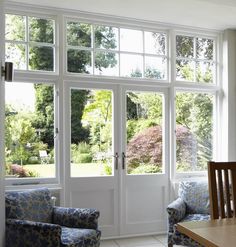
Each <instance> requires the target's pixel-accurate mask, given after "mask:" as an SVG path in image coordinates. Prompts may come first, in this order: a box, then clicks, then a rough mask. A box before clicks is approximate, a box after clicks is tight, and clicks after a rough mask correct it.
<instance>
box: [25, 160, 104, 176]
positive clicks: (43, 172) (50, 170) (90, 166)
mask: <svg viewBox="0 0 236 247" xmlns="http://www.w3.org/2000/svg"><path fill="white" fill-rule="evenodd" d="M24 168H26V169H27V170H30V171H34V172H36V173H37V174H38V175H39V177H55V165H54V164H43V165H41V164H40V165H25V166H24ZM71 173H72V177H81V176H82V177H86V176H101V175H105V174H104V169H103V166H102V164H98V163H85V164H73V163H72V164H71Z"/></svg>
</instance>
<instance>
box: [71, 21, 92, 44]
mask: <svg viewBox="0 0 236 247" xmlns="http://www.w3.org/2000/svg"><path fill="white" fill-rule="evenodd" d="M91 30H92V26H91V25H90V24H86V23H79V22H73V21H70V22H67V44H68V45H72V46H80V47H92V39H91Z"/></svg>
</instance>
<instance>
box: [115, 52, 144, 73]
mask: <svg viewBox="0 0 236 247" xmlns="http://www.w3.org/2000/svg"><path fill="white" fill-rule="evenodd" d="M120 73H121V76H124V77H142V76H143V56H140V55H130V54H120Z"/></svg>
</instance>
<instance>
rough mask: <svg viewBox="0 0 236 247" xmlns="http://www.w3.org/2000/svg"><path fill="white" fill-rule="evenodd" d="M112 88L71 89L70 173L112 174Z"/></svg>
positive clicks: (74, 174) (80, 175)
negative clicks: (110, 89)
mask: <svg viewBox="0 0 236 247" xmlns="http://www.w3.org/2000/svg"><path fill="white" fill-rule="evenodd" d="M113 170H114V169H113V159H112V92H111V91H109V90H82V89H71V176H72V177H88V176H110V175H113Z"/></svg>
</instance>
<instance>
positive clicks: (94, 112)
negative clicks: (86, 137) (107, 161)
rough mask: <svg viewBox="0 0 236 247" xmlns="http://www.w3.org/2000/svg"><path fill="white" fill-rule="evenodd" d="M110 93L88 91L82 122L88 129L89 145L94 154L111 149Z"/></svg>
mask: <svg viewBox="0 0 236 247" xmlns="http://www.w3.org/2000/svg"><path fill="white" fill-rule="evenodd" d="M111 119H112V93H111V91H108V90H94V91H90V93H89V98H88V103H87V104H86V106H85V108H84V113H83V117H82V120H83V121H84V122H85V123H86V125H88V126H89V129H90V144H91V145H93V151H94V152H97V151H99V152H105V151H108V150H109V149H111V141H112V137H111V131H112V129H111Z"/></svg>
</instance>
